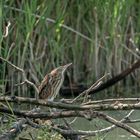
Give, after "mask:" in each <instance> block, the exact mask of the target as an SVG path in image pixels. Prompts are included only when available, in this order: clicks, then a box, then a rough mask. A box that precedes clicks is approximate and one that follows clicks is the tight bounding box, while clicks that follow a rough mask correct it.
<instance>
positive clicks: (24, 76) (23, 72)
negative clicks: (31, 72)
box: [0, 57, 39, 99]
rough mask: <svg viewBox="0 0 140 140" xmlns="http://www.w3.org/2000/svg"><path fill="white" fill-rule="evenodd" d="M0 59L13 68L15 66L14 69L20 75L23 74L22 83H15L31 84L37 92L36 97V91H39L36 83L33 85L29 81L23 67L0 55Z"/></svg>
mask: <svg viewBox="0 0 140 140" xmlns="http://www.w3.org/2000/svg"><path fill="white" fill-rule="evenodd" d="M0 59H1V60H2V61H4V62H6V63H8V64H9V65H11V66H12V67H13V68H15V69H16V70H18V71H19V72H21V73H22V76H23V79H24V81H23V82H22V83H20V84H17V85H23V84H25V83H27V84H29V85H31V86H32V87H33V88H34V89H35V91H36V92H37V94H36V99H38V93H39V92H38V88H37V87H36V85H35V84H34V83H32V82H31V81H29V80H28V79H27V77H26V74H25V71H24V70H23V69H21V68H19V67H18V66H16V65H14V64H12V63H11V62H10V61H8V60H6V59H4V58H3V57H0Z"/></svg>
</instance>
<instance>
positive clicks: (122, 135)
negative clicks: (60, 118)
mask: <svg viewBox="0 0 140 140" xmlns="http://www.w3.org/2000/svg"><path fill="white" fill-rule="evenodd" d="M128 112H129V111H109V112H104V113H106V114H108V115H110V116H112V117H114V118H115V119H117V120H120V119H121V118H123V117H124V116H126V115H127V113H128ZM139 116H140V111H135V112H134V113H133V114H132V116H131V117H130V118H131V119H139ZM71 120H72V119H71ZM69 121H70V120H69ZM110 125H111V124H110V123H107V122H106V121H104V120H101V119H93V120H92V121H87V120H86V119H83V118H78V119H76V121H75V122H74V123H73V124H72V126H73V128H75V129H80V130H85V131H94V130H100V129H103V128H106V127H108V126H110ZM129 125H130V126H132V127H134V128H135V129H137V130H140V123H135V124H129ZM88 139H90V140H93V139H94V140H96V139H97V140H100V139H104V140H139V138H137V137H136V136H134V135H132V134H131V133H129V132H127V131H125V130H123V129H121V128H118V127H116V128H115V129H113V130H111V131H110V132H108V133H105V134H102V135H98V136H97V137H92V138H88Z"/></svg>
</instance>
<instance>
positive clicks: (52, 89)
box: [38, 63, 72, 101]
mask: <svg viewBox="0 0 140 140" xmlns="http://www.w3.org/2000/svg"><path fill="white" fill-rule="evenodd" d="M71 65H72V63H69V64H66V65H64V66H59V67H57V68H55V69H54V70H52V71H51V72H50V73H49V74H46V76H45V77H44V79H43V80H42V82H41V84H40V86H39V87H38V90H39V99H44V100H46V101H53V100H54V98H56V96H57V95H58V93H59V90H60V88H61V86H62V84H63V82H64V73H65V71H66V69H67V68H68V67H69V66H71Z"/></svg>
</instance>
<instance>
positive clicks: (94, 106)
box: [0, 96, 140, 111]
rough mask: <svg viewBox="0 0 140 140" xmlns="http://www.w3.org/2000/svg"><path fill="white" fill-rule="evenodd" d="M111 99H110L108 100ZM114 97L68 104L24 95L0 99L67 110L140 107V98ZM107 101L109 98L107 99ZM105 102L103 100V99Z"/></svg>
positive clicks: (0, 99) (0, 98)
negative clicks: (88, 102)
mask: <svg viewBox="0 0 140 140" xmlns="http://www.w3.org/2000/svg"><path fill="white" fill-rule="evenodd" d="M109 100H111V99H108V101H109ZM120 100H121V102H122V103H117V104H116V103H115V102H116V101H120ZM120 100H119V99H116V100H115V99H112V103H108V104H107V103H106V104H103V103H99V104H87V105H86V104H66V103H61V102H54V101H53V102H52V101H48V102H45V101H44V100H43V101H42V100H36V99H34V98H24V97H17V96H14V97H9V96H3V97H2V96H1V97H0V101H1V102H6V101H8V102H14V103H29V104H34V105H40V106H46V107H52V108H58V109H67V110H78V111H81V110H87V109H92V110H96V111H105V110H131V109H140V104H139V100H140V98H129V99H128V100H127V98H123V100H125V102H126V101H132V103H123V101H122V99H120ZM105 101H107V99H106V100H105ZM96 102H98V101H96ZM102 102H103V100H102Z"/></svg>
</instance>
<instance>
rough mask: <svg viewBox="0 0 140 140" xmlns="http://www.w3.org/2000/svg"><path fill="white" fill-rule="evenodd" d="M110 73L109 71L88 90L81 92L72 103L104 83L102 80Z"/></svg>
mask: <svg viewBox="0 0 140 140" xmlns="http://www.w3.org/2000/svg"><path fill="white" fill-rule="evenodd" d="M107 75H109V73H107V74H105V75H104V76H103V77H101V78H100V79H99V80H98V81H96V82H95V83H94V84H93V85H92V86H91V87H89V88H88V89H87V90H85V91H83V92H82V93H81V94H79V96H77V97H76V98H74V99H73V100H72V101H70V103H73V102H75V101H77V99H79V98H80V97H81V96H83V95H87V94H88V93H89V92H91V91H92V90H94V89H96V88H98V87H99V85H101V84H102V80H103V79H104V78H105V77H106V76H107Z"/></svg>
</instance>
